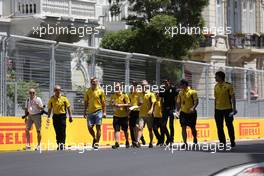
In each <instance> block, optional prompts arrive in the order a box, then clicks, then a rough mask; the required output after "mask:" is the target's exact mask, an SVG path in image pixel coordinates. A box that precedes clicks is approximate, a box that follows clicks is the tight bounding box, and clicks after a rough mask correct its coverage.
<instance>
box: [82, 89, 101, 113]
mask: <svg viewBox="0 0 264 176" xmlns="http://www.w3.org/2000/svg"><path fill="white" fill-rule="evenodd" d="M84 101H85V102H88V107H87V112H88V113H94V112H96V111H98V110H102V109H103V106H102V102H105V93H104V90H103V89H101V88H99V87H97V88H96V89H95V90H93V89H92V88H89V89H88V90H87V91H86V93H85V95H84Z"/></svg>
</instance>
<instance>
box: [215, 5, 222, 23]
mask: <svg viewBox="0 0 264 176" xmlns="http://www.w3.org/2000/svg"><path fill="white" fill-rule="evenodd" d="M222 4H223V3H222V0H217V1H216V27H223V12H222Z"/></svg>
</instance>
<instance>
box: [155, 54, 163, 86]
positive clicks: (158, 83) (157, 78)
mask: <svg viewBox="0 0 264 176" xmlns="http://www.w3.org/2000/svg"><path fill="white" fill-rule="evenodd" d="M161 61H162V60H161V59H160V58H158V59H157V60H156V84H157V85H160V63H161Z"/></svg>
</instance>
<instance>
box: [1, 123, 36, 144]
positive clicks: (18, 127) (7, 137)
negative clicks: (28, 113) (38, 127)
mask: <svg viewBox="0 0 264 176" xmlns="http://www.w3.org/2000/svg"><path fill="white" fill-rule="evenodd" d="M30 141H31V142H32V133H31V134H30ZM6 144H26V133H25V124H24V123H0V145H6Z"/></svg>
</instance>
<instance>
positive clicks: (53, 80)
mask: <svg viewBox="0 0 264 176" xmlns="http://www.w3.org/2000/svg"><path fill="white" fill-rule="evenodd" d="M55 84H56V60H55V45H54V44H52V45H51V58H50V90H49V95H50V96H52V95H53V88H54V86H55Z"/></svg>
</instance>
